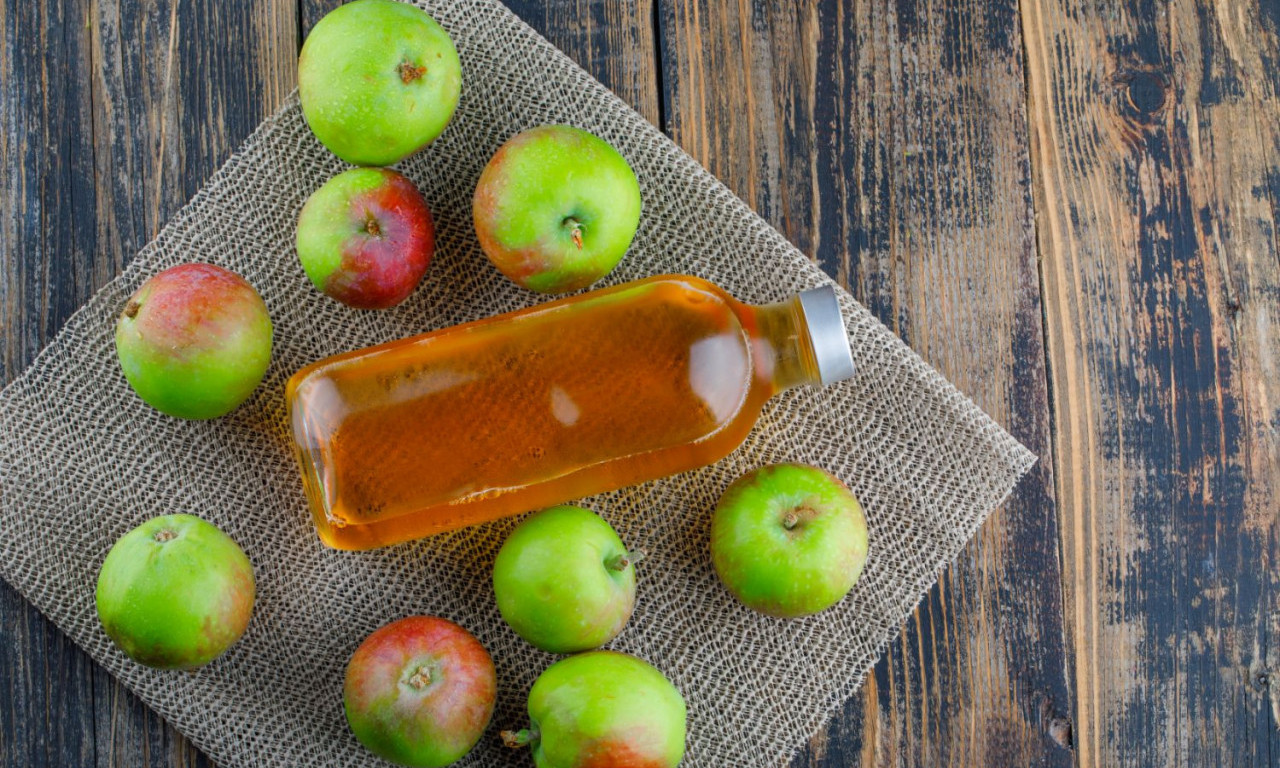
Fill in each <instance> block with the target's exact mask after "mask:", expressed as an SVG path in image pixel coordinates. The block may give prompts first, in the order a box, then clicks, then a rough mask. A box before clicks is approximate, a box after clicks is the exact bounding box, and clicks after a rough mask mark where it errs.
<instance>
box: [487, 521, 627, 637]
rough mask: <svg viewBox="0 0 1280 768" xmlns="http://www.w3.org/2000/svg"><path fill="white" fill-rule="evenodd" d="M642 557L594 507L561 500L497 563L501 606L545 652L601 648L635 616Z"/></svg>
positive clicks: (510, 542)
mask: <svg viewBox="0 0 1280 768" xmlns="http://www.w3.org/2000/svg"><path fill="white" fill-rule="evenodd" d="M635 560H636V557H635V555H633V554H631V553H629V552H628V551H627V548H626V547H625V546H624V545H623V543H622V539H620V538H618V534H617V533H616V532H615V531H614V530H613V528H612V527H611V526H610V525H609V524H608V523H607V522H605V521H604V520H603V519H602V518H601V517H600V516H599V515H596V514H595V513H593V512H590V511H588V510H585V509H583V508H581V507H573V506H561V507H552V508H551V509H545V510H543V511H541V512H537V513H534V514H533V515H531V516H530V517H529V518H528V519H526V520H525V521H524V522H522V523H520V525H519V526H517V527H516V529H515V530H514V531H512V532H511V535H510V536H508V537H507V540H506V542H505V543H503V545H502V549H501V550H499V552H498V558H497V560H496V561H495V562H494V565H493V592H494V594H495V595H496V596H497V598H498V610H499V611H500V612H501V613H502V618H504V619H506V621H507V623H508V624H510V625H511V628H512V629H514V630H515V631H516V634H518V635H520V636H521V637H523V638H524V639H525V640H527V641H528V642H529V643H530V644H532V645H534V646H536V647H538V648H541V649H542V650H544V651H550V652H551V653H575V652H577V651H585V650H588V649H590V648H599V647H600V646H602V645H604V644H605V643H607V642H609V641H610V640H612V639H613V638H615V637H617V636H618V633H619V632H621V631H622V628H623V627H624V626H626V624H627V620H628V619H630V618H631V611H632V609H633V608H634V607H635V603H636V570H635V565H634V563H635Z"/></svg>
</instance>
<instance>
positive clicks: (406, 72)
mask: <svg viewBox="0 0 1280 768" xmlns="http://www.w3.org/2000/svg"><path fill="white" fill-rule="evenodd" d="M396 71H397V72H399V73H400V82H402V83H404V84H405V85H408V84H409V83H412V82H413V81H414V80H417V79H418V78H420V77H422V76H423V75H425V74H426V73H427V68H426V67H419V66H418V65H416V64H414V63H413V62H412V61H409V60H408V59H405V60H404V61H402V62H400V64H399V65H397V66H396Z"/></svg>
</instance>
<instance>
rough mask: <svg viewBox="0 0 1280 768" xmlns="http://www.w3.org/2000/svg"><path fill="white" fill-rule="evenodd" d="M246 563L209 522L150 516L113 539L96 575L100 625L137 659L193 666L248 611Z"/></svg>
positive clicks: (224, 644) (249, 570)
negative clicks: (114, 541)
mask: <svg viewBox="0 0 1280 768" xmlns="http://www.w3.org/2000/svg"><path fill="white" fill-rule="evenodd" d="M254 597H255V587H254V580H253V566H252V565H250V564H249V558H248V557H246V556H245V554H244V550H242V549H240V547H239V545H237V544H236V543H235V542H234V541H232V540H231V537H230V536H227V535H226V534H225V533H223V532H222V531H221V530H219V529H218V527H217V526H215V525H213V524H212V523H208V522H205V521H204V520H201V519H200V518H198V517H194V516H192V515H166V516H163V517H157V518H153V519H151V520H148V521H147V522H145V523H143V524H142V525H140V526H138V527H137V528H134V529H133V530H131V531H129V532H128V533H126V534H125V535H124V536H122V537H120V539H119V541H117V542H116V543H115V545H114V546H112V547H111V551H110V552H108V553H107V557H106V559H105V560H104V561H103V563H102V570H101V571H99V573H98V587H97V591H96V592H95V595H94V599H95V603H96V605H97V609H98V618H99V620H100V621H101V622H102V628H103V629H104V630H105V631H106V633H107V636H108V637H110V638H111V640H112V642H114V643H115V644H116V645H117V646H118V647H119V648H120V650H122V651H124V653H125V654H126V655H127V656H128V657H129V658H131V659H133V660H134V661H136V662H138V663H139V664H145V665H147V666H149V667H157V668H159V669H194V668H196V667H200V666H203V665H205V664H208V663H209V662H210V661H213V660H214V659H215V658H217V657H218V656H220V655H222V653H223V652H224V651H226V650H227V648H229V647H231V645H232V644H233V643H234V642H235V641H236V640H238V639H240V636H241V635H243V634H244V631H245V628H246V627H248V625H249V618H250V616H251V615H252V614H253V601H254Z"/></svg>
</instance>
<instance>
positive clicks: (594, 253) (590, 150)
mask: <svg viewBox="0 0 1280 768" xmlns="http://www.w3.org/2000/svg"><path fill="white" fill-rule="evenodd" d="M472 213H473V216H474V218H475V225H476V234H477V235H478V236H479V238H480V246H481V247H482V248H483V249H484V252H485V254H486V255H487V256H488V257H489V260H490V261H492V262H493V264H494V266H496V267H497V268H498V269H499V270H501V271H502V273H503V274H504V275H506V276H507V277H509V278H511V279H512V280H514V281H515V282H516V283H519V284H520V285H522V286H524V287H525V288H529V289H531V290H534V291H539V292H541V293H564V292H566V291H574V290H577V289H579V288H584V287H586V286H588V285H590V284H591V283H594V282H595V281H596V280H599V279H600V278H602V277H604V276H605V275H607V274H609V273H610V272H611V271H613V268H614V267H616V266H617V265H618V262H619V261H620V260H621V259H622V256H623V254H625V253H626V252H627V248H629V247H630V246H631V240H632V238H634V237H635V234H636V228H637V227H638V226H639V225H640V184H639V182H638V181H637V180H636V175H635V173H634V172H633V171H632V170H631V166H630V165H628V164H627V161H626V158H624V157H623V156H622V155H620V154H618V151H617V150H615V149H614V148H613V147H611V146H609V144H608V143H607V142H605V141H604V140H603V139H600V138H597V137H596V136H593V135H592V134H590V133H587V132H586V131H584V130H581V129H579V128H574V127H572V126H568V125H544V126H540V127H538V128H531V129H529V130H527V131H525V132H523V133H520V134H518V135H516V136H514V137H513V138H511V139H510V140H508V141H507V143H506V144H503V145H502V147H501V148H499V149H498V151H497V153H496V154H495V155H494V156H493V158H492V159H490V160H489V164H488V165H487V166H485V169H484V172H483V173H482V174H481V175H480V182H479V184H478V185H477V186H476V193H475V199H474V200H473V201H472Z"/></svg>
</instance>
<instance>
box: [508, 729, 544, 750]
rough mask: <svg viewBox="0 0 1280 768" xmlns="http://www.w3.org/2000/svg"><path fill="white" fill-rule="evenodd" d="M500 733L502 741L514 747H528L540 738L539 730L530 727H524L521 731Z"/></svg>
mask: <svg viewBox="0 0 1280 768" xmlns="http://www.w3.org/2000/svg"><path fill="white" fill-rule="evenodd" d="M498 735H499V736H501V737H502V743H503V744H505V745H506V746H508V747H511V748H512V749H519V748H521V747H527V746H529V745H530V744H532V743H533V742H535V741H537V740H538V732H537V731H535V730H532V729H529V728H523V729H521V730H519V731H503V732H502V733H500V734H498Z"/></svg>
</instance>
